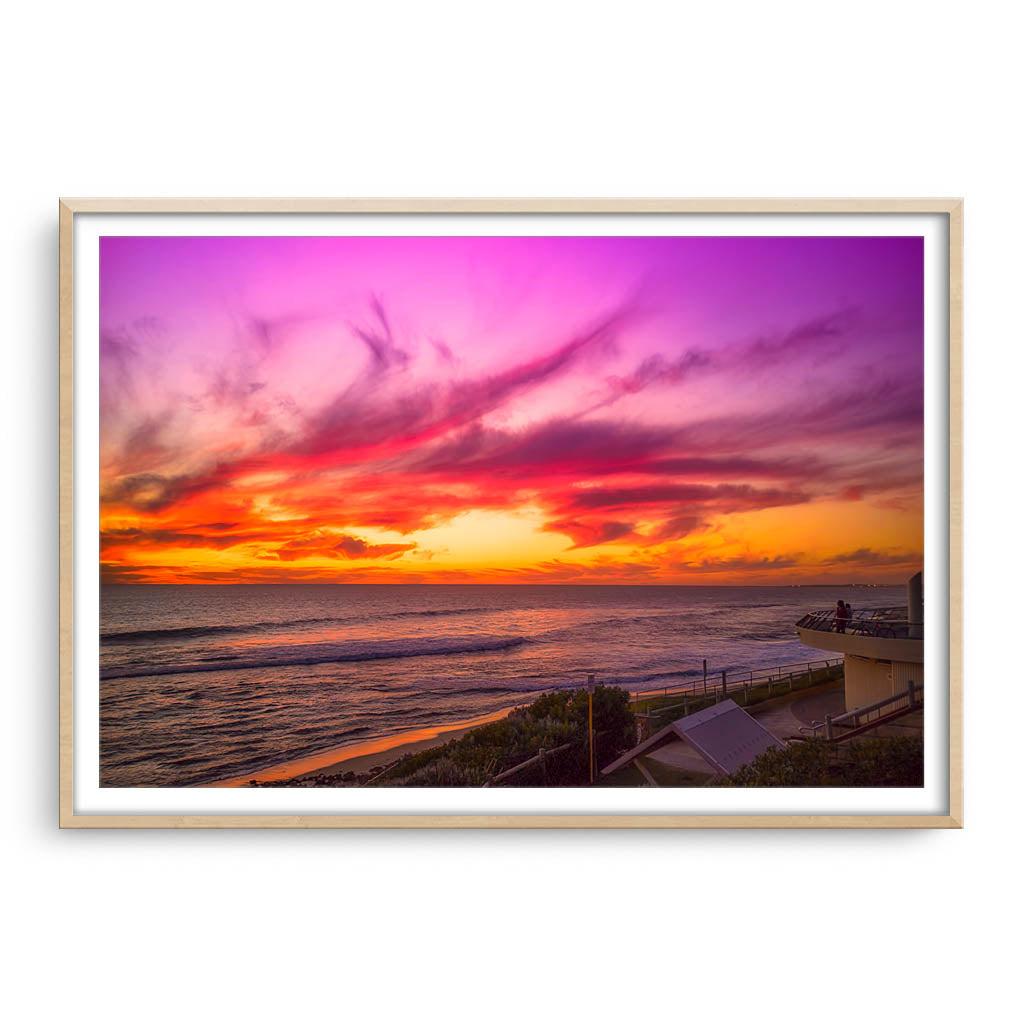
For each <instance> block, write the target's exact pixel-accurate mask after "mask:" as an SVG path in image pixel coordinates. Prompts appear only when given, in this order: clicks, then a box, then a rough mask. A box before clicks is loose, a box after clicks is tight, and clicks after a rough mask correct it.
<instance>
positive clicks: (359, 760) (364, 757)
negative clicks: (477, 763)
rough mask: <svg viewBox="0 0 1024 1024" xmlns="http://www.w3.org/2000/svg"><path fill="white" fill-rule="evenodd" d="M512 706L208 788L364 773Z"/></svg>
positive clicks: (503, 713) (336, 749)
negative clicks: (463, 720)
mask: <svg viewBox="0 0 1024 1024" xmlns="http://www.w3.org/2000/svg"><path fill="white" fill-rule="evenodd" d="M512 710H513V708H511V707H508V708H503V709H502V710H500V711H495V712H492V713H491V714H488V715H481V716H480V717H478V718H473V719H470V720H468V721H465V722H452V723H449V724H447V725H438V726H429V727H427V728H423V729H408V730H406V731H405V732H400V733H395V734H394V735H392V736H380V737H377V738H376V739H372V740H366V741H364V742H363V743H354V744H350V745H348V746H344V747H334V748H331V749H330V750H323V751H320V752H319V753H317V754H312V755H310V756H309V757H304V758H300V759H299V760H296V761H286V762H285V763H283V764H279V765H273V766H272V767H270V768H264V769H262V770H261V771H258V772H252V773H250V774H248V775H240V776H237V777H236V778H232V779H225V780H224V781H222V782H213V783H209V784H208V786H206V787H204V788H208V789H235V788H238V787H240V786H247V785H249V784H250V783H252V782H257V783H275V782H276V783H281V782H288V781H292V780H294V781H299V780H301V779H307V778H312V777H313V776H327V777H335V776H337V777H340V776H344V775H347V774H348V773H350V772H352V773H354V774H355V775H363V774H366V773H368V772H369V771H370V770H371V769H373V768H377V767H379V766H381V765H386V764H390V763H391V762H392V761H397V760H398V759H399V758H402V757H404V756H405V755H406V754H414V753H416V752H417V751H420V750H428V749H429V748H430V747H437V746H440V745H441V744H443V743H447V742H448V741H449V740H454V739H458V737H460V736H464V735H465V734H466V733H467V732H469V731H470V730H471V729H476V728H479V727H480V726H481V725H487V723H488V722H497V721H499V720H500V719H502V718H506V717H507V716H508V714H509V713H510V712H511V711H512Z"/></svg>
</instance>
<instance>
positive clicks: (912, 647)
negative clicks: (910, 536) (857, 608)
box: [796, 573, 924, 711]
mask: <svg viewBox="0 0 1024 1024" xmlns="http://www.w3.org/2000/svg"><path fill="white" fill-rule="evenodd" d="M796 629H797V633H799V635H800V639H801V640H802V641H803V642H804V643H805V644H807V646H808V647H814V648H815V649H817V650H819V651H838V652H840V653H842V655H843V667H844V673H845V677H846V694H845V696H846V709H847V711H852V710H854V709H855V708H862V707H865V706H867V705H871V704H875V703H877V702H879V701H884V700H885V699H886V698H889V697H893V696H895V695H897V694H901V693H905V692H906V691H907V690H908V688H909V685H910V684H911V683H913V685H914V687H915V688H916V689H917V690H919V691H920V690H922V688H923V686H924V590H923V579H922V575H921V573H917V574H916V575H915V576H913V577H911V579H910V580H909V581H908V582H907V603H906V606H905V607H897V608H880V609H873V610H871V611H868V612H863V613H855V614H854V615H853V617H852V618H850V619H847V620H845V621H840V620H837V619H836V610H835V609H834V608H829V609H826V610H825V611H817V612H810V613H808V614H807V615H805V616H804V617H803V618H802V619H801V620H800V621H799V622H798V623H797V624H796Z"/></svg>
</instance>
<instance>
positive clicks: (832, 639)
mask: <svg viewBox="0 0 1024 1024" xmlns="http://www.w3.org/2000/svg"><path fill="white" fill-rule="evenodd" d="M796 630H797V633H798V634H799V636H800V639H801V640H802V641H803V643H805V644H807V646H808V647H814V648H815V649H816V650H819V651H840V652H842V653H843V654H854V655H858V656H859V657H862V658H884V659H886V660H889V661H913V662H920V663H923V662H924V626H923V624H922V623H920V622H911V621H910V620H909V619H908V618H907V609H906V607H905V606H903V607H898V608H876V609H873V610H871V611H868V612H861V613H856V612H855V613H854V615H853V616H852V617H851V618H849V619H844V620H838V619H837V618H836V610H835V608H827V609H825V610H822V611H813V612H808V613H807V614H806V615H805V616H804V617H803V618H802V619H801V620H800V621H799V622H798V623H797V624H796Z"/></svg>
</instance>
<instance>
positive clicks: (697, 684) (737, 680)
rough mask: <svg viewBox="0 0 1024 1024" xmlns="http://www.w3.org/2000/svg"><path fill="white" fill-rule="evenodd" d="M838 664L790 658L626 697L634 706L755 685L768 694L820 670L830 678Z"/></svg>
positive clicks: (719, 696)
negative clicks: (771, 666)
mask: <svg viewBox="0 0 1024 1024" xmlns="http://www.w3.org/2000/svg"><path fill="white" fill-rule="evenodd" d="M842 663H843V659H842V658H825V659H822V660H820V661H794V662H789V663H788V664H785V665H776V666H775V667H773V668H761V669H743V670H739V669H734V670H733V671H732V672H729V671H722V672H712V673H711V674H710V675H707V674H705V675H704V676H703V678H701V679H694V680H692V681H689V680H688V681H687V682H686V683H681V684H679V685H677V686H664V687H662V688H661V689H657V690H631V691H630V694H629V700H630V704H633V705H636V704H639V703H641V702H643V701H645V700H646V701H653V700H654V699H656V698H665V697H672V696H681V697H686V698H695V697H715V698H716V699H724V698H725V697H726V696H728V694H729V693H730V691H731V692H737V691H740V690H743V691H744V692H745V693H749V691H750V690H751V689H753V688H754V687H756V686H767V687H768V692H769V695H771V694H772V691H773V689H774V687H775V686H785V685H786V684H787V683H788V684H789V688H790V689H792V688H793V680H794V679H795V678H798V677H802V676H806V677H808V681H813V680H814V677H815V675H816V673H818V672H822V673H823V677H824V678H823V681H824V679H827V678H830V674H831V669H833V668H835V667H836V666H837V665H842Z"/></svg>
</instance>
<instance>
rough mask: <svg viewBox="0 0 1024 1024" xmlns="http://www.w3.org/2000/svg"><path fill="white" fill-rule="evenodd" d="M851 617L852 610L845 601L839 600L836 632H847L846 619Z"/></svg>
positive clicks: (837, 603)
mask: <svg viewBox="0 0 1024 1024" xmlns="http://www.w3.org/2000/svg"><path fill="white" fill-rule="evenodd" d="M849 617H850V610H849V608H848V607H847V605H846V602H845V601H842V600H839V601H837V602H836V632H837V633H845V632H846V621H847V619H849Z"/></svg>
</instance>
